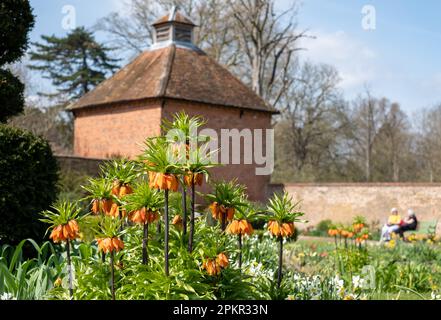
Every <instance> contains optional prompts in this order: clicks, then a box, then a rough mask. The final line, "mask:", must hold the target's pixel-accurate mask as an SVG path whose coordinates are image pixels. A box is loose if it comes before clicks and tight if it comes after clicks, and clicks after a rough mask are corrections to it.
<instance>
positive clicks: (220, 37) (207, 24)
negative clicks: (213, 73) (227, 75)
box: [95, 0, 239, 66]
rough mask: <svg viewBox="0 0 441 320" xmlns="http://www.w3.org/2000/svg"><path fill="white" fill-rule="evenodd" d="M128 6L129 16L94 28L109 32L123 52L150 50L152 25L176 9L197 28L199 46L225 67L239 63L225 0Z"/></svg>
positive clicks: (131, 0)
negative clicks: (191, 20)
mask: <svg viewBox="0 0 441 320" xmlns="http://www.w3.org/2000/svg"><path fill="white" fill-rule="evenodd" d="M126 6H127V8H128V13H127V14H126V15H124V14H121V13H118V12H114V13H111V14H110V15H109V16H107V17H105V18H102V19H101V20H99V21H98V22H97V24H96V25H95V29H96V30H100V31H104V32H107V33H109V34H110V35H111V39H112V42H113V44H114V45H115V46H116V47H118V48H121V49H122V50H123V51H126V52H128V53H130V54H132V55H136V54H139V53H140V52H142V51H143V50H145V49H147V48H148V47H149V46H150V45H151V43H152V39H153V35H154V29H153V27H152V24H153V23H154V22H155V21H156V19H158V18H159V17H160V16H161V15H164V14H166V13H168V12H169V11H170V9H171V8H172V7H173V6H177V7H178V8H179V9H180V10H182V11H183V13H184V14H186V15H187V16H189V17H190V18H192V19H195V23H196V24H197V25H198V28H196V29H195V40H196V45H198V46H200V47H201V48H202V49H203V50H205V51H206V52H207V53H208V54H210V56H211V57H212V58H214V59H215V60H216V61H218V62H220V63H222V64H224V65H226V66H235V65H237V64H238V62H237V61H238V59H239V57H238V49H237V39H236V38H237V37H236V35H235V33H234V29H233V28H232V27H231V26H232V24H233V23H234V20H233V19H234V18H233V16H232V11H231V10H232V8H231V7H230V6H229V5H228V3H227V2H225V1H224V0H155V1H153V0H126Z"/></svg>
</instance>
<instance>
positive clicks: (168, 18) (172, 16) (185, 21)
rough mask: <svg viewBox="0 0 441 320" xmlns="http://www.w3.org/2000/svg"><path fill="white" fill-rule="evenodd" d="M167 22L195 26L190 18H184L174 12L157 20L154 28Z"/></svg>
mask: <svg viewBox="0 0 441 320" xmlns="http://www.w3.org/2000/svg"><path fill="white" fill-rule="evenodd" d="M167 22H178V23H182V24H188V25H191V26H195V24H194V23H193V21H191V20H190V19H189V18H187V17H186V16H184V15H183V14H181V13H180V12H173V10H172V11H171V12H170V13H169V14H167V15H165V16H163V17H162V18H159V19H158V20H156V21H155V23H153V26H157V25H159V24H163V23H167Z"/></svg>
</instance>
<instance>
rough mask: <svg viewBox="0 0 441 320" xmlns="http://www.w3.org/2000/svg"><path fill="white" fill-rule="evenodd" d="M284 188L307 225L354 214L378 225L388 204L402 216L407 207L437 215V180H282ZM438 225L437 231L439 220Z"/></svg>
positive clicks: (426, 217) (424, 216) (424, 215)
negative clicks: (420, 181)
mask: <svg viewBox="0 0 441 320" xmlns="http://www.w3.org/2000/svg"><path fill="white" fill-rule="evenodd" d="M285 189H286V190H287V191H288V193H290V194H291V195H292V196H293V198H294V199H296V200H298V201H301V206H302V211H303V212H305V214H306V215H305V219H307V220H309V224H308V225H309V226H313V225H316V224H317V223H318V222H320V221H322V220H326V219H330V220H332V221H334V222H342V223H349V222H351V221H352V219H353V218H354V217H355V216H357V215H361V216H364V217H366V219H367V220H368V222H369V223H372V222H375V221H378V222H380V225H382V224H383V223H385V222H386V220H387V218H388V216H389V214H390V210H391V209H392V208H397V209H398V211H399V213H400V214H401V216H402V217H404V216H405V215H406V214H407V210H408V209H409V208H411V209H413V210H414V211H415V213H416V214H417V216H418V218H419V219H420V220H421V221H427V222H429V221H436V220H439V219H440V218H441V209H440V208H441V198H440V197H439V195H440V194H441V184H429V183H347V184H345V183H323V184H286V185H285ZM438 228H439V230H440V231H441V224H438Z"/></svg>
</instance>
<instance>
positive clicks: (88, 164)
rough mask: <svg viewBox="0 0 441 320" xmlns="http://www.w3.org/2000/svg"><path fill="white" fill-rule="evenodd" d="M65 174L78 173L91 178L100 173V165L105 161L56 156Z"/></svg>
mask: <svg viewBox="0 0 441 320" xmlns="http://www.w3.org/2000/svg"><path fill="white" fill-rule="evenodd" d="M55 157H56V158H57V161H58V165H59V166H60V170H61V171H63V172H78V173H82V174H86V175H90V176H96V175H97V174H98V173H99V165H100V164H101V163H102V162H103V159H93V158H84V157H77V156H59V155H57V156H55Z"/></svg>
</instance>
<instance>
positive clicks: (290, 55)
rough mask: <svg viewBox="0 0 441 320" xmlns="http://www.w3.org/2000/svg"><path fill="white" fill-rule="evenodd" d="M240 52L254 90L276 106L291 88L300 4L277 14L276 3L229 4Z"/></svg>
mask: <svg viewBox="0 0 441 320" xmlns="http://www.w3.org/2000/svg"><path fill="white" fill-rule="evenodd" d="M229 3H230V4H231V7H232V8H233V11H234V17H235V19H236V21H237V25H236V32H237V34H238V35H239V36H240V45H241V50H242V51H243V52H244V55H245V57H246V60H247V62H248V66H249V73H250V78H251V79H250V80H251V87H252V89H253V90H254V91H255V92H256V93H257V94H259V95H260V96H261V97H263V98H264V99H266V100H267V101H268V102H270V103H271V104H272V105H273V106H276V105H278V103H279V102H280V99H281V98H282V96H283V94H284V93H285V92H286V91H287V90H288V88H289V87H290V86H291V85H292V83H293V81H294V79H293V78H292V77H291V72H292V65H293V64H294V63H295V52H296V51H298V50H300V48H299V45H298V42H299V40H300V39H301V38H303V37H306V32H305V31H302V32H298V31H297V8H298V2H297V1H293V2H292V5H291V7H290V8H289V9H287V10H285V11H283V12H280V13H278V12H277V10H276V9H275V1H274V0H235V1H233V0H230V1H229Z"/></svg>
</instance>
